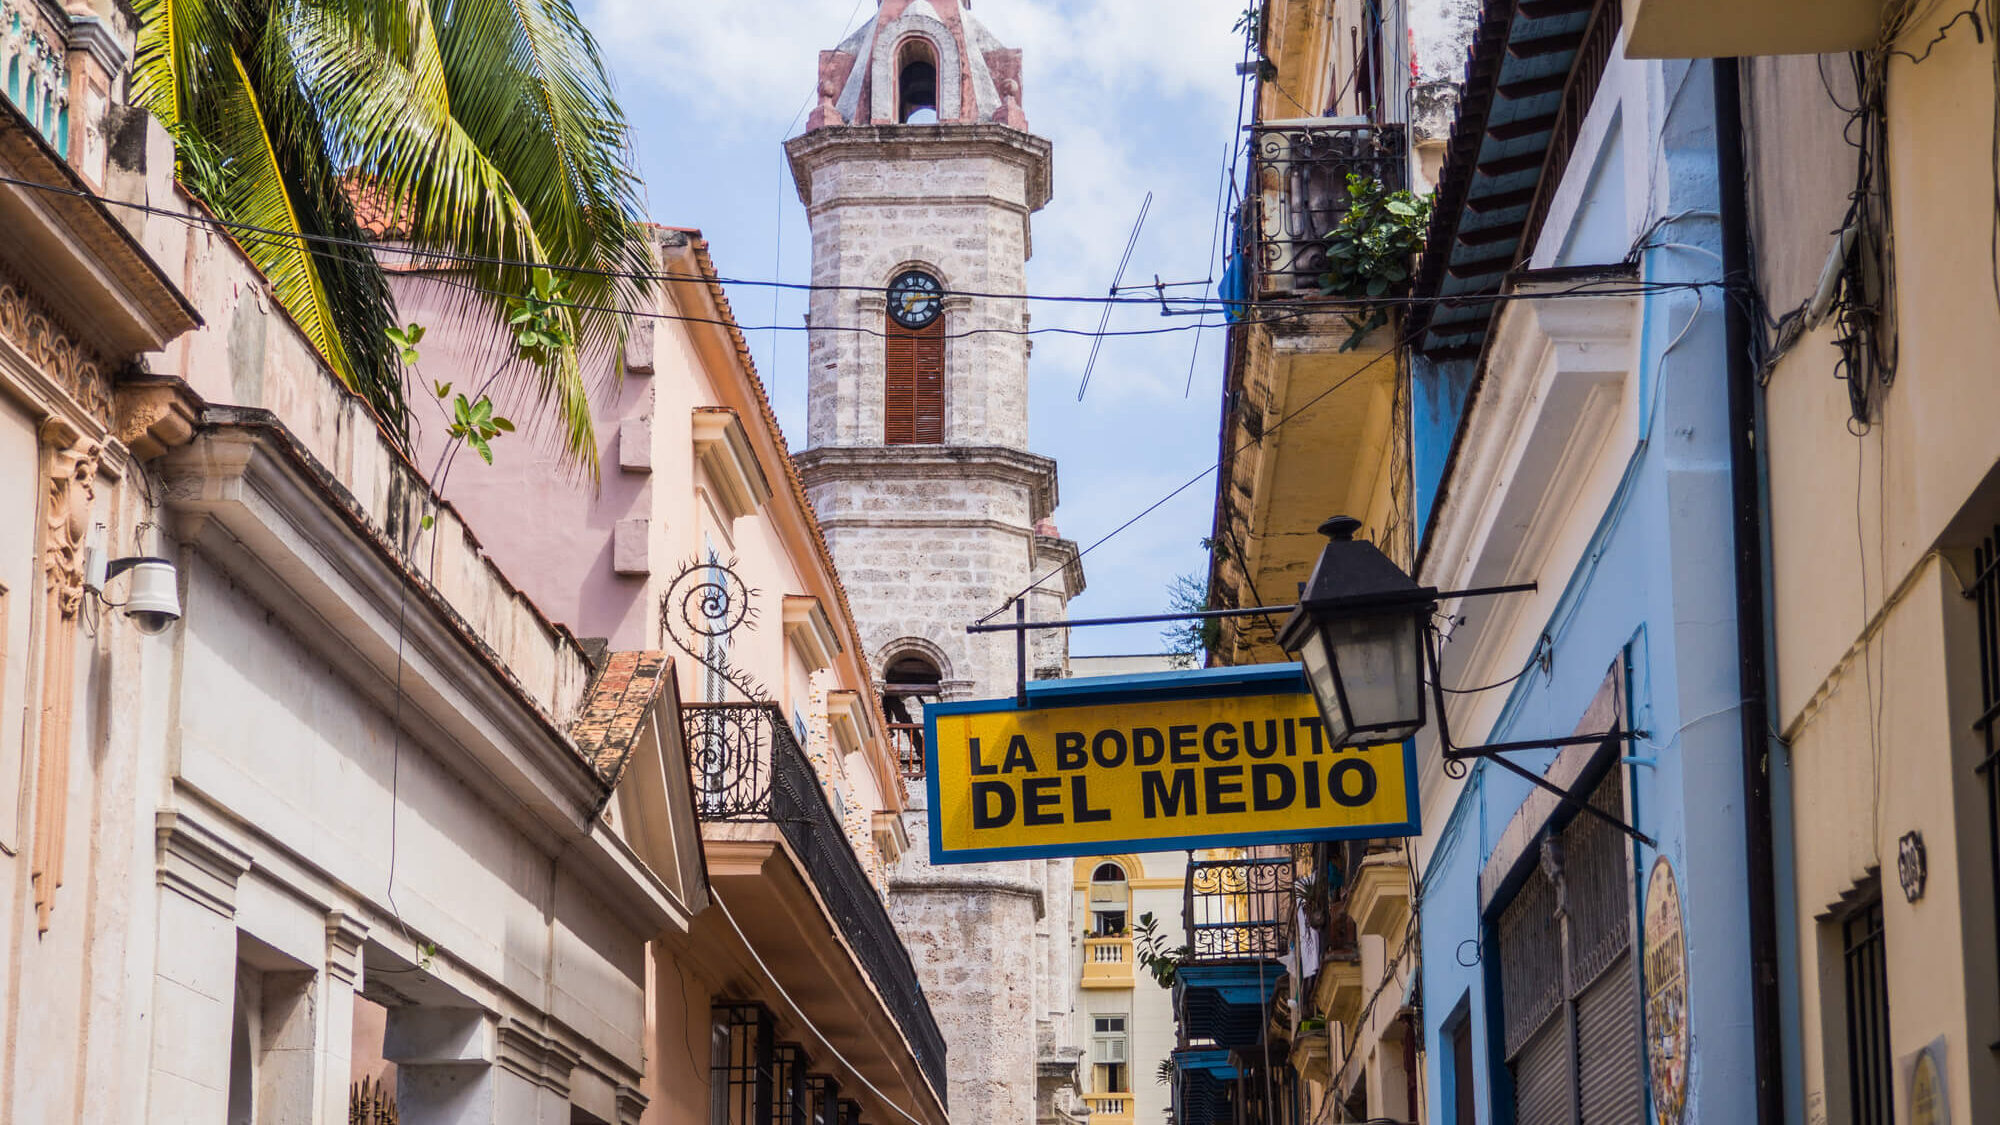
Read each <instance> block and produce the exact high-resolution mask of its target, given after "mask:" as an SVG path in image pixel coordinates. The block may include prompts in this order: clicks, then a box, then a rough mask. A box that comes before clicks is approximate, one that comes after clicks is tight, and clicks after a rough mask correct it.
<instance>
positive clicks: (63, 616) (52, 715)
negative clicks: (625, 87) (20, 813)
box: [30, 420, 104, 933]
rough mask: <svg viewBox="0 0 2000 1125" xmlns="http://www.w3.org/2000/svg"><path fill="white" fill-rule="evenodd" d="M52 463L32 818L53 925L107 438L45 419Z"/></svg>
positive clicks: (45, 923)
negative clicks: (81, 621) (94, 508)
mask: <svg viewBox="0 0 2000 1125" xmlns="http://www.w3.org/2000/svg"><path fill="white" fill-rule="evenodd" d="M42 447H43V449H44V450H45V454H44V456H45V462H46V464H47V470H46V471H45V472H44V474H43V479H44V482H45V485H44V487H45V488H46V495H45V497H44V505H43V508H42V532H43V538H42V573H43V575H44V576H45V577H46V580H47V581H46V583H45V587H44V588H45V594H46V604H45V609H44V612H43V617H42V629H43V636H44V637H46V638H47V640H46V642H45V644H44V645H43V652H44V663H43V666H42V668H43V671H42V701H41V717H40V722H39V723H38V724H37V732H36V733H37V735H38V737H37V739H36V758H35V814H34V815H35V824H34V838H33V844H32V849H33V850H32V855H33V865H32V867H31V868H30V870H31V872H32V877H33V879H34V883H35V925H36V927H37V930H38V932H40V933H47V932H48V930H49V912H50V911H51V910H53V909H54V908H55V897H56V888H57V887H60V886H62V878H63V852H64V845H65V843H66V842H67V838H68V829H69V757H70V719H71V717H72V715H73V714H74V712H75V699H76V632H77V615H78V613H79V612H80V611H81V609H82V606H83V597H84V587H83V579H84V574H83V563H84V558H83V556H84V538H85V536H86V535H88V534H89V532H90V519H91V505H92V502H93V501H95V499H96V498H97V461H98V457H99V456H100V455H101V454H102V452H103V450H104V444H103V443H102V442H99V441H96V440H94V439H91V438H86V437H83V436H82V435H81V434H79V433H78V432H77V431H76V430H75V429H74V428H72V427H71V426H70V425H69V424H68V423H66V422H63V421H60V420H51V421H49V422H47V423H45V424H44V425H43V427H42Z"/></svg>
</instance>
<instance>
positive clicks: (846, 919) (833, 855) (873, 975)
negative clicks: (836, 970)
mask: <svg viewBox="0 0 2000 1125" xmlns="http://www.w3.org/2000/svg"><path fill="white" fill-rule="evenodd" d="M681 726H682V729H683V731H684V732H685V734H686V737H687V745H688V761H689V764H690V766H692V768H693V773H694V784H695V803H696V806H697V808H698V809H699V811H700V813H701V817H702V819H703V820H715V821H768V822H770V823H773V824H776V825H777V826H778V830H779V831H780V832H782V833H783V834H784V837H785V840H786V842H787V843H789V844H791V846H792V850H793V851H794V852H796V853H798V856H799V860H800V862H801V863H802V864H804V866H805V869H806V873H807V875H808V876H809V877H810V878H811V879H812V881H813V885H814V886H815V887H817V888H819V893H820V897H821V898H823V899H824V900H825V901H826V904H827V908H828V909H829V910H831V911H832V912H833V916H834V921H835V922H836V923H838V924H839V926H840V931H841V933H842V934H844V935H845V936H846V937H847V944H848V945H849V946H851V947H853V949H854V955H855V956H856V957H858V958H859V959H860V961H861V965H862V968H863V969H865V970H866V971H867V973H868V977H869V979H870V980H872V981H874V982H875V988H876V990H877V991H879V992H880V993H881V994H882V999H883V1001H884V1002H885V1003H887V1004H888V1006H889V1013H890V1015H892V1016H893V1017H895V1020H896V1023H897V1024H898V1026H900V1027H901V1028H902V1029H903V1036H904V1038H906V1039H908V1040H909V1043H910V1048H911V1050H912V1051H913V1052H914V1053H915V1055H916V1059H917V1065H918V1066H920V1067H922V1068H923V1071H924V1075H925V1077H927V1078H928V1079H930V1083H931V1089H933V1090H935V1091H936V1092H937V1096H938V1098H939V1100H943V1098H944V1096H945V1069H944V1062H945V1047H944V1036H943V1035H942V1034H941V1033H940V1032H939V1031H938V1026H937V1020H936V1019H935V1018H934V1017H933V1016H932V1015H931V1006H930V1001H929V1000H927V999H925V997H924V989H923V985H922V984H920V983H918V981H917V970H916V966H915V965H914V964H913V963H912V962H911V961H910V953H909V950H908V949H907V948H906V947H905V946H904V945H903V939H902V938H901V937H899V936H898V935H897V934H896V928H895V926H894V924H893V923H891V922H890V921H889V912H888V910H887V908H885V907H884V906H883V905H882V898H881V896H880V895H878V894H877V893H876V892H875V887H874V885H873V884H872V883H870V882H869V880H868V875H867V873H866V872H864V871H863V870H862V869H861V861H860V860H859V859H857V858H855V855H854V848H853V846H852V845H851V844H850V843H849V841H848V838H847V834H846V833H845V832H843V831H841V828H840V821H839V819H838V818H837V817H835V816H834V813H833V807H832V805H831V804H829V803H828V801H827V798H826V791H825V789H824V788H823V787H822V786H821V785H820V781H819V777H818V775H816V774H815V773H814V772H813V768H812V763H811V762H810V761H808V760H807V759H806V755H805V751H804V750H801V749H800V748H799V744H798V740H797V739H795V738H794V737H793V736H792V728H791V726H790V724H788V723H786V722H785V717H784V713H783V712H781V711H780V710H779V709H778V708H777V707H776V706H775V705H773V704H769V703H690V704H686V705H684V706H683V707H682V712H681Z"/></svg>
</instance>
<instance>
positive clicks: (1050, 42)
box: [587, 0, 1238, 121]
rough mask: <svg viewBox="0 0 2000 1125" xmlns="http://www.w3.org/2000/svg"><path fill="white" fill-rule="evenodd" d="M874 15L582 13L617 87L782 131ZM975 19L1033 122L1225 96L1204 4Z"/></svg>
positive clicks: (1228, 89) (834, 10)
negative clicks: (1001, 57)
mask: <svg viewBox="0 0 2000 1125" xmlns="http://www.w3.org/2000/svg"><path fill="white" fill-rule="evenodd" d="M872 14H873V11H872V9H871V7H870V0H860V2H859V3H858V4H851V3H849V2H848V0H766V2H764V3H759V4H740V3H723V4H684V3H682V4H677V3H660V2H659V0H594V2H592V3H589V4H588V8H587V15H588V19H589V23H590V25H591V28H592V30H593V31H594V32H595V33H596V34H597V37H598V41H599V43H600V44H601V45H602V46H603V47H604V49H605V53H606V55H607V56H608V58H609V59H610V62H611V64H612V67H613V69H614V70H615V71H616V72H617V73H618V75H619V76H620V78H621V80H622V82H621V84H622V86H623V87H624V90H625V94H626V100H627V102H628V104H632V105H634V106H635V108H636V107H644V106H646V105H647V104H648V103H647V101H646V100H645V98H644V97H634V96H633V95H635V94H637V93H639V92H640V86H641V85H643V86H644V87H649V88H655V89H656V90H658V91H664V92H671V93H672V94H674V95H675V96H676V97H677V99H681V101H679V102H678V104H677V107H676V108H700V109H706V110H709V111H728V112H731V113H735V114H741V115H745V116H749V117H752V118H757V119H763V120H773V119H775V120H780V121H788V120H790V119H791V118H792V116H793V115H794V114H795V113H796V112H797V109H798V107H799V105H800V104H801V103H802V102H803V101H804V100H805V99H806V97H807V96H808V95H810V93H811V92H812V89H813V84H814V79H815V77H816V75H817V73H818V71H817V66H818V59H819V52H820V51H821V50H823V49H829V48H832V47H834V46H836V45H838V43H839V42H840V40H841V39H842V38H843V37H844V34H845V33H844V31H843V28H845V29H850V30H851V29H852V28H853V27H857V26H859V25H860V24H861V22H862V21H864V20H866V19H868V18H869V17H870V16H871V15H872ZM973 14H974V15H975V16H977V17H978V18H979V19H980V20H981V22H983V23H985V24H986V25H987V26H988V27H989V28H990V29H991V30H992V31H993V33H994V34H995V35H996V36H998V37H999V38H1000V40H1001V42H1003V43H1006V44H1007V45H1008V46H1011V47H1019V48H1021V49H1022V51H1023V52H1024V56H1025V60H1026V61H1025V65H1026V67H1027V75H1026V81H1025V82H1024V86H1025V89H1024V91H1023V94H1024V98H1023V100H1024V101H1025V102H1026V103H1027V107H1028V113H1029V117H1030V119H1031V120H1032V119H1034V117H1035V112H1036V111H1035V107H1036V105H1037V103H1043V104H1048V103H1049V102H1050V101H1051V98H1050V95H1052V94H1063V95H1067V94H1070V93H1093V94H1095V95H1096V97H1095V98H1094V99H1093V104H1095V105H1098V106H1100V107H1103V108H1110V106H1111V105H1112V104H1115V101H1106V100H1105V94H1106V92H1108V91H1120V92H1124V93H1126V94H1130V93H1139V94H1141V95H1142V96H1147V97H1153V98H1175V97H1185V96H1190V95H1193V96H1201V97H1214V98H1216V99H1218V100H1224V99H1227V98H1229V97H1233V95H1234V88H1235V87H1234V83H1235V78H1234V74H1233V69H1232V68H1233V66H1234V64H1235V62H1236V57H1235V51H1236V50H1237V44H1238V41H1237V40H1236V39H1235V37H1233V36H1231V35H1229V34H1227V32H1228V20H1229V17H1228V15H1227V10H1226V9H1222V8H1218V7H1217V6H1216V5H1215V4H1214V3H1213V0H980V2H979V3H978V4H976V5H974V8H973Z"/></svg>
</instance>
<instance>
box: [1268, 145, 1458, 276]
mask: <svg viewBox="0 0 2000 1125" xmlns="http://www.w3.org/2000/svg"><path fill="white" fill-rule="evenodd" d="M1406 136H1407V134H1406V132H1405V130H1404V127H1403V126H1401V125H1391V124H1383V123H1380V122H1374V121H1368V120H1366V119H1363V118H1344V117H1321V118H1305V119H1300V120H1295V121H1274V122H1267V123H1264V124H1260V125H1257V126H1254V127H1253V128H1252V130H1251V142H1250V155H1251V160H1252V166H1251V176H1252V179H1251V184H1250V198H1249V199H1248V201H1247V202H1246V203H1245V205H1244V208H1243V212H1242V222H1243V228H1242V230H1241V231H1240V232H1239V234H1238V243H1239V249H1240V250H1242V251H1247V256H1248V259H1249V261H1248V263H1247V266H1248V268H1247V270H1246V274H1247V276H1246V279H1245V280H1246V281H1247V282H1248V285H1247V288H1248V289H1249V293H1248V296H1250V297H1251V298H1252V299H1253V300H1255V301H1257V302H1260V303H1261V302H1268V301H1300V300H1327V299H1339V300H1342V301H1346V302H1351V301H1353V300H1356V299H1372V298H1382V297H1387V296H1393V295H1395V294H1398V293H1400V292H1402V291H1403V290H1404V289H1405V288H1406V287H1407V285H1408V283H1409V279H1410V265H1411V259H1412V256H1413V255H1414V254H1415V253H1416V252H1417V250H1419V249H1420V248H1421V247H1422V245H1423V236H1424V230H1425V227H1426V226H1427V225H1428V223H1429V221H1430V205H1429V202H1428V200H1425V199H1421V198H1419V197H1417V196H1415V195H1413V194H1412V193H1411V192H1410V191H1409V190H1408V187H1409V150H1408V146H1407V142H1406Z"/></svg>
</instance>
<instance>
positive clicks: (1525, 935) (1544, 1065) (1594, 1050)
mask: <svg viewBox="0 0 2000 1125" xmlns="http://www.w3.org/2000/svg"><path fill="white" fill-rule="evenodd" d="M1590 802H1591V804H1592V805H1594V806H1596V807H1597V808H1600V809H1602V810H1604V811H1605V812H1608V813H1612V814H1613V815H1618V816H1622V815H1623V813H1624V790H1623V783H1622V779H1621V778H1620V776H1619V773H1618V771H1617V770H1615V769H1614V770H1612V771H1611V772H1610V773H1609V774H1607V775H1605V778H1604V780H1603V781H1602V782H1600V783H1599V784H1598V786H1597V788H1596V789H1595V790H1594V791H1593V792H1592V794H1591V797H1590ZM1632 895H1633V890H1632V883H1631V856H1630V849H1629V847H1628V845H1627V843H1626V839H1625V836H1624V835H1623V834H1622V833H1620V832H1619V831H1618V830H1617V829H1616V828H1613V827H1611V826H1610V825H1608V824H1606V823H1604V822H1603V821H1601V820H1599V819H1597V818H1595V817H1591V816H1578V817H1576V818H1575V819H1573V820H1572V821H1570V823H1569V825H1568V826H1567V827H1565V828H1564V829H1563V830H1562V831H1561V832H1560V833H1558V834H1556V835H1554V836H1552V837H1550V838H1549V839H1548V840H1547V841H1546V842H1545V843H1544V844H1543V845H1542V848H1541V852H1540V854H1539V856H1538V859H1537V863H1536V866H1535V868H1534V869H1533V870H1532V871H1530V872H1529V874H1528V876H1527V879H1526V880H1525V881H1524V882H1523V883H1522V884H1521V887H1520V889H1519V890H1518V891H1517V892H1516V893H1515V895H1514V898H1513V901H1511V902H1509V903H1508V904H1507V906H1506V907H1505V908H1503V909H1502V911H1501V913H1500V917H1499V919H1498V925H1497V927H1496V928H1497V930H1498V934H1497V937H1498V944H1499V950H1498V953H1499V961H1500V990H1501V1006H1502V1016H1503V1026H1504V1028H1505V1036H1506V1038H1505V1050H1506V1059H1507V1066H1508V1070H1509V1072H1510V1074H1511V1075H1512V1077H1513V1080H1514V1118H1515V1120H1516V1121H1519V1122H1523V1123H1526V1122H1534V1123H1535V1125H1565V1123H1569V1122H1581V1123H1583V1125H1596V1123H1598V1122H1607V1123H1608V1122H1624V1121H1638V1120H1641V1119H1642V1117H1643V1115H1644V1112H1645V1095H1644V1092H1643V1089H1644V1085H1643V1084H1644V1074H1645V1066H1644V1062H1645V1055H1644V1051H1643V1048H1642V1044H1641V1042H1640V1035H1639V1011H1640V997H1639V987H1638V979H1637V976H1636V974H1635V973H1634V971H1633V963H1632V953H1631V949H1632V922H1631V905H1632Z"/></svg>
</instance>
